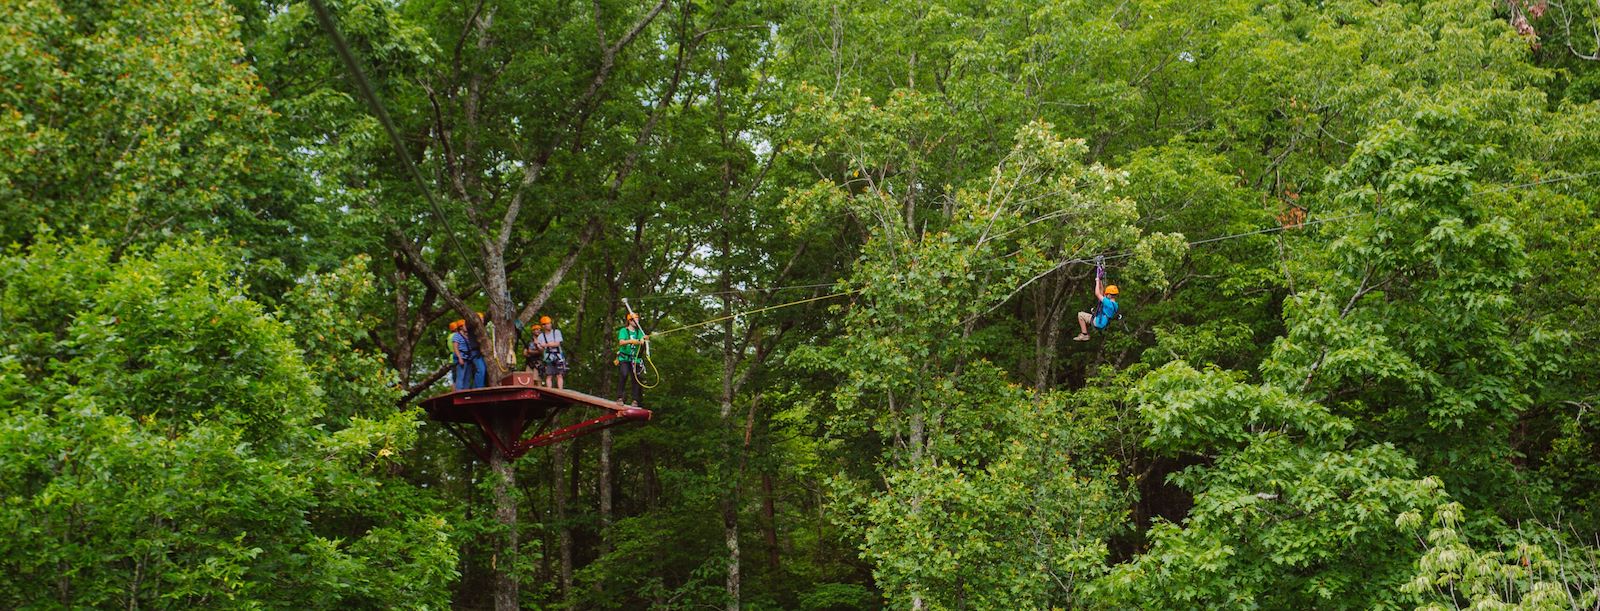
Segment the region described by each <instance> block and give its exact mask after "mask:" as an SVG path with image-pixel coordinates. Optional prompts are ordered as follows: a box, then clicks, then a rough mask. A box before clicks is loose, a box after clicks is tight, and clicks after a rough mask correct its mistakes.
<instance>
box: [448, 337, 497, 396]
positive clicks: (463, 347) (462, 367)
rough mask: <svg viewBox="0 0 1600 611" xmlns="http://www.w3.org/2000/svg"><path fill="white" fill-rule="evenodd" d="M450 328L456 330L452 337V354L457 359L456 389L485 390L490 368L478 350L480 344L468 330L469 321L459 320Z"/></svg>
mask: <svg viewBox="0 0 1600 611" xmlns="http://www.w3.org/2000/svg"><path fill="white" fill-rule="evenodd" d="M450 326H451V328H453V329H455V332H454V333H452V334H451V335H450V352H451V355H452V356H453V357H454V359H455V361H454V362H455V389H456V390H467V389H472V388H483V386H484V381H483V380H484V377H485V376H486V375H487V374H488V369H489V367H488V363H485V362H484V360H483V353H482V352H480V351H479V350H478V342H477V341H476V340H474V339H473V337H472V332H471V331H470V330H469V329H468V328H467V321H465V320H458V321H455V322H453V323H451V324H450Z"/></svg>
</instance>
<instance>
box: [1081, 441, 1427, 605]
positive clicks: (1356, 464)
mask: <svg viewBox="0 0 1600 611" xmlns="http://www.w3.org/2000/svg"><path fill="white" fill-rule="evenodd" d="M1413 473H1414V467H1413V465H1412V463H1411V461H1409V460H1407V459H1405V458H1404V457H1403V456H1402V455H1401V454H1400V453H1399V452H1397V451H1396V450H1395V449H1394V448H1392V447H1388V446H1372V447H1368V448H1365V449H1359V450H1354V451H1343V450H1337V449H1334V450H1328V449H1319V447H1317V446H1307V445H1302V444H1301V443H1298V442H1296V441H1294V440H1293V439H1291V438H1290V437H1287V436H1284V435H1279V434H1275V433H1266V434H1262V435H1261V438H1260V439H1259V440H1258V441H1256V442H1254V443H1252V444H1251V445H1250V446H1249V447H1248V448H1246V449H1244V450H1241V451H1239V452H1235V453H1230V454H1227V455H1225V456H1223V457H1220V458H1219V459H1217V461H1216V463H1215V464H1214V465H1211V466H1205V467H1192V468H1190V469H1189V470H1188V471H1185V472H1183V473H1182V474H1180V475H1179V476H1177V477H1175V478H1174V479H1175V480H1176V482H1177V483H1178V484H1179V485H1181V486H1183V487H1184V488H1186V489H1188V490H1192V491H1194V492H1195V493H1196V494H1195V499H1194V507H1193V508H1192V509H1191V510H1190V511H1189V514H1188V517H1187V518H1185V519H1184V522H1183V524H1182V528H1179V527H1178V525H1174V524H1159V523H1158V525H1157V526H1155V527H1153V528H1152V529H1151V530H1150V532H1149V536H1150V539H1151V544H1150V550H1149V551H1147V552H1146V553H1144V554H1141V555H1140V556H1139V557H1138V558H1137V559H1136V560H1135V561H1133V562H1131V563H1128V564H1124V565H1120V566H1117V567H1116V568H1114V569H1113V570H1112V571H1111V573H1110V574H1108V575H1106V576H1105V577H1104V578H1102V579H1100V580H1098V581H1097V582H1096V583H1095V585H1094V587H1093V589H1092V591H1093V592H1094V593H1095V595H1096V596H1097V598H1099V599H1101V600H1103V601H1105V603H1106V604H1107V605H1109V606H1113V607H1123V608H1126V607H1140V608H1167V609H1170V608H1265V609H1304V608H1350V609H1372V608H1397V607H1399V606H1400V605H1402V604H1403V603H1404V602H1405V601H1406V598H1405V597H1404V596H1403V595H1401V594H1400V593H1399V592H1398V586H1399V585H1400V583H1402V582H1403V581H1404V580H1405V579H1406V575H1408V570H1409V568H1410V567H1411V563H1412V553H1413V552H1411V551H1410V547H1411V545H1410V543H1409V542H1408V541H1407V539H1406V537H1405V535H1404V532H1403V531H1401V530H1400V529H1399V528H1397V527H1396V526H1395V520H1396V518H1397V517H1399V516H1401V515H1402V514H1403V513H1405V512H1411V511H1417V510H1420V509H1427V508H1432V507H1434V506H1435V505H1437V504H1438V503H1440V502H1442V498H1443V496H1442V493H1441V492H1440V488H1439V485H1438V483H1437V482H1435V481H1432V480H1429V479H1416V478H1415V476H1414V474H1413Z"/></svg>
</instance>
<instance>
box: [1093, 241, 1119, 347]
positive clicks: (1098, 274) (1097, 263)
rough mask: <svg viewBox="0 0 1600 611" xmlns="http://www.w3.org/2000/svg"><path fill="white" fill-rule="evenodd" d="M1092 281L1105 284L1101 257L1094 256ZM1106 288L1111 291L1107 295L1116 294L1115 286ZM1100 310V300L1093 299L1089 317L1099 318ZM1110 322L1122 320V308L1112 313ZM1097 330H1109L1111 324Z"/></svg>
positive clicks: (1104, 262)
mask: <svg viewBox="0 0 1600 611" xmlns="http://www.w3.org/2000/svg"><path fill="white" fill-rule="evenodd" d="M1094 279H1095V280H1096V281H1098V282H1100V283H1102V284H1104V283H1105V280H1106V258H1105V257H1104V256H1102V255H1095V258H1094ZM1107 286H1108V287H1109V288H1110V289H1111V292H1110V293H1109V294H1111V295H1115V294H1116V292H1115V291H1116V285H1114V284H1112V285H1107ZM1101 310H1102V306H1101V303H1100V300H1099V299H1095V302H1094V307H1092V308H1089V315H1090V316H1092V317H1094V318H1099V317H1100V313H1101ZM1111 320H1122V308H1117V309H1116V312H1114V313H1112V315H1111ZM1099 328H1100V330H1101V331H1104V330H1106V329H1109V328H1111V324H1110V322H1107V323H1106V326H1104V327H1099Z"/></svg>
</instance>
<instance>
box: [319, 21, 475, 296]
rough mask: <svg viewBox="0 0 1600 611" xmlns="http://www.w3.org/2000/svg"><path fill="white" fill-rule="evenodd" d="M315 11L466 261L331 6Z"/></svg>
mask: <svg viewBox="0 0 1600 611" xmlns="http://www.w3.org/2000/svg"><path fill="white" fill-rule="evenodd" d="M311 10H313V11H315V12H316V13H317V21H318V22H320V23H321V24H322V30H323V32H324V33H326V34H327V35H328V38H329V40H331V41H332V42H333V49H334V51H335V52H337V53H338V54H339V59H340V60H342V61H343V62H344V67H345V70H347V71H349V73H350V78H351V79H352V80H354V81H355V82H356V89H357V90H358V91H360V92H361V97H362V98H365V99H366V102H367V106H369V107H370V108H371V109H372V114H374V115H377V118H378V122H379V123H381V124H383V130H384V131H385V132H388V134H389V142H390V143H392V144H394V152H395V154H397V155H399V156H400V161H401V164H402V165H404V166H406V170H407V171H408V173H409V174H410V175H411V180H412V181H414V182H416V183H417V189H419V190H421V191H422V195H423V197H424V198H425V199H427V200H428V205H429V206H430V207H432V208H433V214H434V216H436V217H438V219H439V223H440V224H442V225H444V228H445V235H446V236H447V237H449V238H450V243H451V245H453V246H454V247H455V249H456V252H458V253H460V254H461V257H462V258H463V259H466V257H467V254H468V253H469V252H471V251H468V250H467V249H466V248H464V247H462V246H461V241H460V240H459V239H457V238H456V232H455V230H454V229H453V228H452V227H451V225H450V217H449V216H447V215H445V213H444V208H443V207H442V206H440V205H439V200H437V199H435V198H434V196H433V189H431V188H429V187H428V183H427V181H425V180H423V178H422V171H421V170H418V169H417V164H416V163H415V162H413V161H412V160H411V152H410V151H407V150H406V147H405V143H404V142H402V141H401V140H400V130H398V129H395V126H394V120H392V119H390V118H389V111H388V110H386V109H384V107H383V101H382V100H379V99H378V94H377V92H376V91H375V90H374V89H373V88H372V82H371V81H369V80H367V74H366V72H364V71H362V70H361V64H360V63H358V62H357V61H356V56H355V53H354V52H352V51H351V50H350V45H349V44H348V43H346V42H345V40H344V35H342V34H340V33H339V27H338V26H337V25H336V24H334V21H333V13H331V12H329V11H328V7H327V5H325V4H323V3H322V0H311ZM466 267H467V270H468V271H471V272H472V277H473V278H475V279H477V281H478V286H480V287H483V290H489V283H487V282H484V281H483V276H481V275H479V274H478V268H477V267H476V266H473V265H471V264H468V265H467V266H466Z"/></svg>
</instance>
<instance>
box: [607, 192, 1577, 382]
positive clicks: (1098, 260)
mask: <svg viewBox="0 0 1600 611" xmlns="http://www.w3.org/2000/svg"><path fill="white" fill-rule="evenodd" d="M1589 176H1600V171H1594V172H1586V173H1583V174H1574V175H1572V176H1563V177H1561V178H1552V179H1549V180H1538V181H1534V182H1529V183H1523V184H1518V185H1508V186H1505V187H1500V188H1497V189H1488V190H1485V191H1482V192H1483V193H1498V192H1501V191H1510V190H1512V189H1524V188H1528V187H1535V186H1539V185H1545V184H1550V183H1556V182H1565V181H1568V180H1576V179H1579V178H1585V177H1589ZM1372 212H1373V211H1370V210H1367V211H1362V212H1352V213H1350V214H1345V215H1341V216H1336V217H1332V218H1325V219H1316V220H1310V221H1304V222H1300V223H1294V224H1288V225H1279V226H1277V227H1264V228H1261V229H1256V230H1252V231H1245V232H1240V233H1233V234H1228V235H1221V236H1216V237H1210V238H1205V239H1201V240H1195V241H1193V242H1187V243H1186V246H1187V247H1188V248H1194V247H1196V246H1202V245H1205V244H1211V243H1215V242H1223V241H1227V240H1232V239H1235V238H1243V237H1249V236H1254V235H1263V234H1268V233H1278V232H1280V231H1287V230H1290V229H1299V228H1301V227H1306V226H1309V225H1320V224H1323V223H1333V222H1338V221H1343V220H1347V219H1352V218H1355V217H1358V216H1365V215H1368V214H1372ZM1134 254H1136V253H1135V251H1131V250H1125V251H1121V252H1115V253H1108V254H1101V255H1096V256H1094V258H1092V259H1081V258H1077V259H1068V260H1066V261H1062V262H1061V263H1059V264H1057V265H1056V266H1055V267H1052V268H1050V270H1048V271H1046V272H1044V274H1049V273H1051V272H1054V271H1056V270H1059V269H1061V268H1064V267H1067V266H1070V265H1074V264H1083V265H1087V264H1094V265H1096V266H1097V267H1098V266H1103V265H1104V263H1105V261H1106V260H1109V259H1122V258H1127V257H1131V256H1133V255H1134ZM1102 269H1103V268H1102ZM1044 274H1041V275H1044ZM824 286H833V285H832V284H803V285H793V286H780V287H769V288H753V289H741V290H735V291H715V292H709V293H683V294H674V295H653V296H646V297H642V298H640V300H641V301H642V300H645V299H665V298H673V297H704V296H712V295H728V294H736V293H745V292H761V291H768V292H770V291H780V290H789V289H802V288H819V287H824ZM862 290H863V289H852V290H848V291H840V292H836V293H829V294H827V295H820V296H817V297H809V298H806V299H797V300H795V301H790V302H786V303H780V304H777V305H771V306H766V307H761V308H756V309H753V310H746V311H742V312H735V313H733V314H728V315H725V316H719V317H717V318H712V319H710V320H704V321H701V322H697V323H693V324H688V325H683V326H679V327H673V328H671V329H667V330H666V331H657V332H655V333H651V334H650V335H664V334H667V333H675V332H678V331H684V330H688V329H693V328H697V327H703V326H706V325H709V324H714V323H718V322H722V321H725V320H728V319H730V318H739V317H741V316H748V315H750V314H759V313H761V312H767V311H771V310H777V309H782V308H787V307H792V306H797V305H803V304H807V303H812V302H815V301H822V300H824V299H832V298H835V297H843V296H845V295H853V294H856V293H860V292H861V291H862ZM622 301H623V305H624V306H628V300H627V299H626V298H624V299H623V300H622ZM628 312H629V313H632V312H633V308H632V307H631V306H628ZM649 345H650V343H649V341H648V340H646V341H645V355H646V356H645V358H646V359H648V358H649V354H650V349H649ZM650 367H651V369H654V368H655V363H654V362H652V363H650ZM635 379H637V372H635ZM660 383H661V374H660V371H659V370H657V372H656V384H657V385H659V384H660ZM640 385H641V386H644V384H643V381H640ZM644 387H645V388H654V387H655V386H644Z"/></svg>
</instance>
